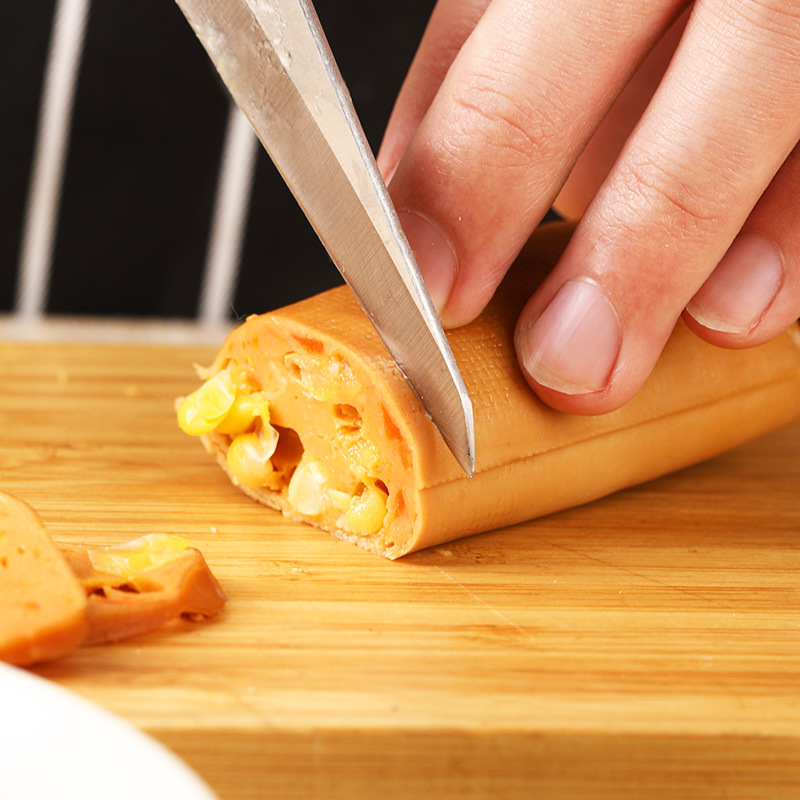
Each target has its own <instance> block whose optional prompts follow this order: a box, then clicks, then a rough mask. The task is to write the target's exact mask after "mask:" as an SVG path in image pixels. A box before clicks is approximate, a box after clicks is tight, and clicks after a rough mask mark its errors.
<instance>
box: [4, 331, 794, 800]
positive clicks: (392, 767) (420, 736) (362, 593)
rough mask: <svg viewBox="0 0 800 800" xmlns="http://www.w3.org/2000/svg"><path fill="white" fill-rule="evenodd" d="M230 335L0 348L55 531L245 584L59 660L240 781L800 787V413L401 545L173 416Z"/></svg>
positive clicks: (353, 788) (232, 781) (86, 687)
mask: <svg viewBox="0 0 800 800" xmlns="http://www.w3.org/2000/svg"><path fill="white" fill-rule="evenodd" d="M211 356H212V352H211V351H210V350H204V349H197V348H195V349H189V348H179V347H172V348H159V347H144V346H137V347H123V346H118V345H113V346H112V345H106V346H81V345H56V344H40V345H31V344H6V345H0V369H2V375H3V378H2V388H1V389H0V423H1V424H0V488H2V489H3V490H5V491H8V492H11V493H13V494H15V495H17V496H18V497H20V498H22V499H23V500H25V501H27V502H28V503H30V504H31V505H32V506H33V507H34V508H36V509H37V510H38V512H39V513H40V515H41V516H42V518H43V519H44V522H45V524H46V525H47V527H48V529H49V530H50V532H51V534H52V535H53V537H54V538H55V539H57V540H59V541H62V542H73V543H95V544H103V543H112V542H118V541H122V540H125V539H131V538H133V537H136V536H140V535H143V534H145V533H150V532H166V533H175V534H179V535H182V536H185V537H187V538H189V539H190V540H191V541H192V542H193V543H194V544H195V545H196V546H197V547H199V548H200V549H201V550H202V551H203V553H204V554H205V556H206V558H207V560H208V562H209V564H210V565H211V567H212V569H213V570H214V572H215V573H216V575H217V576H218V578H219V580H220V581H221V583H222V585H223V587H224V589H225V590H226V592H227V594H228V596H229V603H228V606H227V609H226V611H225V612H224V614H223V615H222V616H221V617H220V618H219V619H218V620H216V621H213V622H211V623H208V624H199V625H192V624H190V623H184V624H182V625H180V626H178V627H177V628H175V629H173V630H169V631H163V632H159V633H158V634H153V635H148V636H142V637H139V638H137V639H135V640H131V641H129V642H126V643H122V644H117V645H112V646H106V647H97V648H84V649H81V650H79V651H78V652H76V653H74V654H73V655H71V656H70V657H68V658H66V659H64V660H62V661H59V662H57V663H53V664H50V665H47V666H43V667H40V668H38V669H37V670H36V672H38V673H39V674H40V675H43V676H45V677H47V678H49V679H52V680H53V681H56V682H57V683H59V684H61V685H63V686H65V687H68V688H69V689H71V690H74V691H75V692H77V693H79V694H80V695H83V696H85V697H87V698H89V699H91V700H93V701H95V702H97V703H99V704H100V705H102V706H105V707H106V708H108V709H110V710H111V711H113V712H115V713H117V714H119V715H121V716H122V717H124V718H127V719H128V720H130V721H132V722H133V723H134V724H136V725H137V726H139V727H140V728H142V729H143V730H144V731H146V732H147V733H149V734H151V735H152V736H154V737H155V738H156V739H158V740H160V741H161V742H163V743H165V744H166V745H167V746H168V747H170V748H171V749H172V750H173V751H174V752H175V753H177V754H178V755H179V756H181V757H182V758H183V759H185V760H186V761H187V762H188V763H189V764H190V765H191V766H192V767H193V768H195V769H196V770H197V771H198V772H199V773H200V775H201V776H202V777H203V778H204V779H205V780H206V781H207V782H208V784H209V785H210V786H211V787H212V788H213V789H214V790H215V791H216V792H217V793H218V794H219V796H220V798H222V800H238V799H240V798H242V799H243V798H323V797H324V798H336V799H338V798H360V797H380V798H383V799H386V800H389V799H390V798H429V797H430V798H472V799H476V798H504V799H505V798H518V797H519V798H523V797H524V798H531V797H537V798H556V797H558V798H577V797H580V798H609V799H610V798H614V800H621V799H625V798H631V799H632V798H636V799H637V800H640V799H641V798H694V797H703V798H717V797H720V798H721V797H725V798H740V797H741V798H745V797H747V798H753V797H768V798H783V797H786V798H788V797H791V798H796V797H798V796H800V458H798V453H799V452H800V424H795V425H793V426H791V427H789V428H787V429H784V430H782V431H780V432H776V433H774V434H772V435H770V436H767V437H766V438H764V439H762V440H760V441H758V442H754V443H751V444H748V445H745V446H743V447H740V448H738V449H737V450H735V451H733V452H730V453H728V454H726V455H723V456H721V457H718V458H716V459H714V460H712V461H709V462H707V463H704V464H701V465H699V466H696V467H692V468H690V469H686V470H683V471H681V472H679V473H676V474H673V475H671V476H668V477H666V478H663V479H660V480H657V481H654V482H651V483H648V484H646V485H643V486H641V487H638V488H634V489H630V490H627V491H624V492H620V493H618V494H616V495H614V496H612V497H608V498H606V499H603V500H600V501H598V502H594V503H592V504H590V505H586V506H584V507H581V508H577V509H574V510H570V511H566V512H563V513H560V514H557V515H554V516H551V517H548V518H545V519H541V520H538V521H533V522H530V523H526V524H523V525H517V526H515V527H513V528H509V529H506V530H502V531H494V532H490V533H486V534H482V535H480V536H474V537H472V538H469V539H466V540H462V541H460V542H457V543H453V544H449V545H446V546H441V547H437V548H435V549H432V550H429V551H425V552H422V553H418V554H415V555H412V556H409V557H406V558H405V559H402V560H400V561H398V562H388V561H384V560H382V559H380V558H379V557H377V556H373V555H370V554H368V553H365V552H362V551H361V550H358V549H357V548H355V547H354V546H353V545H349V544H346V543H343V542H339V541H337V540H335V539H333V538H332V537H330V536H329V535H328V534H326V533H322V532H320V531H317V530H314V529H312V528H310V527H307V526H304V525H301V524H296V523H292V522H289V521H286V520H284V519H282V518H281V517H280V516H279V515H277V514H276V513H275V512H272V511H270V510H267V509H264V508H262V507H260V506H258V505H256V504H255V503H254V502H252V501H251V500H249V499H248V498H246V497H245V496H244V495H243V494H241V493H240V492H239V491H238V490H237V489H235V488H234V487H233V486H232V485H231V484H230V483H229V482H228V480H227V478H226V477H225V476H224V475H223V474H222V472H221V471H220V470H219V468H218V467H217V466H216V465H215V464H214V463H212V461H211V459H210V457H209V456H207V455H206V453H205V452H204V451H203V449H202V447H201V446H200V444H199V443H198V442H197V441H195V440H192V439H190V438H188V437H186V436H184V435H183V434H182V433H180V431H179V430H178V429H177V426H176V424H175V420H174V411H173V400H174V398H175V397H176V396H178V395H181V394H185V393H186V392H188V391H189V390H191V389H192V388H193V387H194V386H195V384H196V380H195V377H194V372H193V368H192V364H193V363H195V362H199V363H208V362H209V361H210V359H211ZM535 490H536V487H535V486H532V487H531V491H535ZM88 746H90V745H88Z"/></svg>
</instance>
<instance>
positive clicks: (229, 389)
mask: <svg viewBox="0 0 800 800" xmlns="http://www.w3.org/2000/svg"><path fill="white" fill-rule="evenodd" d="M235 399H236V387H235V386H234V384H233V379H232V378H231V374H230V372H228V371H227V370H224V369H223V370H221V371H220V372H218V373H217V374H216V375H214V376H213V377H211V378H209V379H208V380H207V381H206V382H205V383H204V384H203V385H202V386H201V387H200V388H199V389H197V390H196V391H194V392H192V393H191V394H190V395H189V396H188V397H187V398H186V399H185V400H184V401H183V402H182V403H181V404H180V406H179V407H178V425H179V426H180V429H181V430H182V431H183V432H184V433H188V434H189V435H190V436H200V435H201V434H204V433H211V431H213V430H214V429H215V428H216V427H217V425H219V423H220V422H221V421H222V420H223V419H224V418H225V416H226V414H227V413H228V411H229V410H230V408H231V406H232V405H233V403H234V400H235Z"/></svg>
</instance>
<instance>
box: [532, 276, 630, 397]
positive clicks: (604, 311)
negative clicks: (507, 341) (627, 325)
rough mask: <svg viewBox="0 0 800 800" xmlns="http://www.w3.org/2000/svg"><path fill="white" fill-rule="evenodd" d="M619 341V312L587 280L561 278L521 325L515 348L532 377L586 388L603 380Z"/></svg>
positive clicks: (555, 385)
mask: <svg viewBox="0 0 800 800" xmlns="http://www.w3.org/2000/svg"><path fill="white" fill-rule="evenodd" d="M621 342H622V337H621V329H620V323H619V317H618V316H617V313H616V311H615V310H614V307H613V306H612V305H611V301H610V300H609V299H608V297H606V295H605V293H604V292H603V290H602V289H601V287H600V286H598V285H597V284H596V283H594V282H593V281H589V280H575V281H568V282H567V283H565V284H564V285H563V286H562V287H561V289H560V290H559V292H558V294H557V295H556V296H555V297H554V298H553V299H552V300H551V301H550V305H548V306H547V308H545V310H544V311H543V312H542V314H541V316H539V317H538V319H536V320H535V321H534V322H533V324H531V325H530V326H529V327H527V328H523V327H521V329H520V331H519V334H518V337H517V352H518V353H519V355H520V359H521V361H522V364H523V366H524V368H525V370H526V371H527V372H528V374H529V375H530V376H531V378H533V380H534V381H536V383H539V384H541V385H542V386H546V387H548V388H550V389H555V390H556V391H557V392H563V393H564V394H587V393H589V392H596V391H598V390H599V389H602V388H604V387H605V386H606V384H607V383H608V379H609V378H610V377H611V372H612V370H613V369H614V365H615V364H616V362H617V358H618V356H619V350H620V346H621Z"/></svg>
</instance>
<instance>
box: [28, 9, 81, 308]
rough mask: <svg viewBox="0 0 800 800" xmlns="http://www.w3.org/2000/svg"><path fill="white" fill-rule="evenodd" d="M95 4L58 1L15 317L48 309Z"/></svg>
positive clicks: (43, 97) (45, 82)
mask: <svg viewBox="0 0 800 800" xmlns="http://www.w3.org/2000/svg"><path fill="white" fill-rule="evenodd" d="M89 5H90V0H58V4H57V6H56V10H55V14H54V17H53V29H52V33H51V37H50V51H49V53H48V61H47V68H46V71H45V79H44V88H43V90H42V104H41V107H40V112H39V129H38V131H37V138H36V149H35V154H34V162H33V174H32V177H31V184H30V189H29V195H28V206H27V209H26V211H25V225H24V229H23V235H22V245H21V249H20V260H19V271H18V273H17V274H18V278H17V296H16V300H15V311H16V313H18V314H20V315H21V316H23V317H37V316H40V315H41V314H42V313H43V312H44V309H45V306H46V304H47V291H48V286H49V284H50V270H51V266H52V260H53V244H54V241H55V233H56V225H57V221H58V206H59V202H60V199H61V187H62V184H63V180H64V157H65V153H66V149H67V143H68V142H69V128H70V122H71V118H72V106H73V100H74V96H75V86H76V84H77V80H78V70H79V68H80V61H81V54H82V52H83V42H84V37H85V33H86V23H87V20H88V17H89Z"/></svg>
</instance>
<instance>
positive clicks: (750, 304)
mask: <svg viewBox="0 0 800 800" xmlns="http://www.w3.org/2000/svg"><path fill="white" fill-rule="evenodd" d="M783 275H784V271H783V258H782V257H781V254H780V251H779V250H778V248H777V246H776V245H775V244H774V243H773V242H772V241H770V240H769V239H768V238H767V237H766V236H762V235H761V234H760V233H742V234H740V235H739V236H737V237H736V239H734V241H733V244H732V245H731V246H730V248H729V249H728V252H727V253H725V255H724V256H723V257H722V261H720V262H719V264H718V265H717V268H716V269H715V270H714V271H713V272H712V273H711V275H710V276H709V278H708V280H707V281H706V282H705V283H704V284H703V285H702V286H701V287H700V289H699V290H698V291H697V294H695V296H694V297H693V298H692V300H691V302H690V303H689V305H688V306H687V307H686V310H687V311H688V312H689V313H690V314H691V315H692V316H693V317H694V318H695V319H696V320H697V321H698V322H699V323H700V324H701V325H703V326H705V327H706V328H711V329H712V330H715V331H721V332H723V333H747V332H748V331H750V330H752V329H753V328H754V327H755V326H756V325H757V324H758V323H759V321H760V320H761V318H762V317H763V316H764V314H765V313H766V311H767V309H768V308H769V307H770V305H771V304H772V301H773V300H774V299H775V297H776V295H777V294H778V290H779V289H780V287H781V284H782V283H783Z"/></svg>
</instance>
